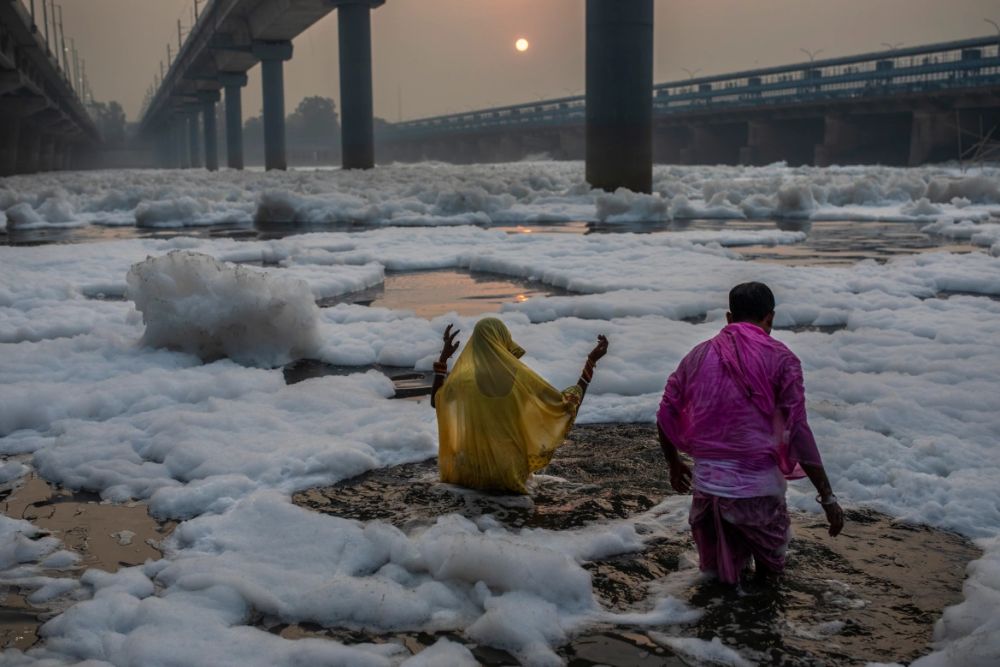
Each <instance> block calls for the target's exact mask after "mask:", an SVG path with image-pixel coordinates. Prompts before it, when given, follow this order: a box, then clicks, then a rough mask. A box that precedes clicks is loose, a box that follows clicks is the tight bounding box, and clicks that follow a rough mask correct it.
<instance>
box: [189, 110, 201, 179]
mask: <svg viewBox="0 0 1000 667" xmlns="http://www.w3.org/2000/svg"><path fill="white" fill-rule="evenodd" d="M187 128H188V154H189V156H190V158H191V167H192V168H193V169H201V138H200V136H199V132H198V113H197V112H193V113H188V115H187Z"/></svg>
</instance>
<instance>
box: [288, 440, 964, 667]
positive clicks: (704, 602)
mask: <svg viewBox="0 0 1000 667" xmlns="http://www.w3.org/2000/svg"><path fill="white" fill-rule="evenodd" d="M544 472H545V473H546V474H547V475H550V476H552V477H548V478H544V477H543V478H541V479H540V480H539V481H538V482H537V483H536V484H535V488H534V493H533V496H532V498H531V499H530V500H529V499H526V498H512V497H510V496H491V495H484V494H472V495H469V494H457V493H454V492H452V491H450V490H449V488H448V487H445V486H442V485H440V484H438V483H437V482H436V469H435V464H434V462H433V461H430V462H425V463H420V464H413V465H406V466H399V467H396V468H390V469H386V470H380V471H375V472H372V473H370V474H367V475H363V476H361V477H358V478H355V479H353V480H349V481H347V482H345V483H342V484H340V485H337V486H334V487H330V488H323V489H313V490H309V491H306V492H303V493H300V494H297V495H296V496H295V502H296V503H298V504H300V505H302V506H305V507H309V508H312V509H314V510H316V511H319V512H324V513H329V514H335V515H337V516H343V517H349V518H356V519H361V520H370V519H381V520H384V521H388V522H391V523H393V524H395V525H397V526H399V527H401V528H403V529H404V530H406V529H413V528H415V527H417V526H420V525H426V524H428V523H430V522H433V521H434V520H435V518H436V517H438V516H441V515H443V514H447V513H450V512H458V513H461V514H464V515H466V516H478V515H482V514H492V515H494V516H495V517H497V518H498V519H499V520H500V521H502V522H503V523H504V524H505V525H507V526H509V527H511V528H520V527H542V528H547V529H552V530H565V529H569V528H575V527H579V526H582V525H584V524H587V523H590V522H594V521H602V520H613V519H626V518H628V517H633V516H635V515H636V514H639V513H641V512H643V511H645V510H647V509H649V508H651V507H652V506H654V505H655V504H657V503H659V502H660V501H661V500H662V499H663V497H664V496H665V495H666V494H668V493H669V490H668V483H667V479H666V474H665V470H664V466H663V463H662V455H661V454H660V452H659V448H658V445H657V444H656V441H655V435H654V433H653V430H652V429H651V428H649V427H648V426H639V425H602V426H590V427H578V428H577V429H576V430H575V431H574V433H573V435H572V437H571V439H570V442H569V443H567V445H566V446H565V447H564V448H563V449H561V450H560V452H559V454H558V455H557V457H556V459H555V460H554V461H553V463H552V464H551V465H550V466H549V467H548V468H547V469H546V470H545V471H544ZM555 478H562V479H563V480H566V481H559V480H558V479H555ZM793 525H794V531H795V538H794V540H793V541H792V544H791V547H790V553H789V563H788V571H787V573H786V575H785V577H784V578H782V579H781V580H780V581H779V582H777V583H776V584H774V585H771V586H764V585H752V584H748V585H746V586H745V590H744V592H743V594H737V593H735V592H733V591H731V590H729V589H728V588H726V587H723V586H720V585H718V584H714V583H711V582H698V581H697V580H696V577H694V576H693V570H692V569H691V566H690V563H691V559H692V557H693V555H694V552H693V546H692V544H691V541H690V539H689V537H688V536H687V535H686V534H678V535H677V536H676V537H668V538H654V539H651V540H650V541H649V542H648V543H647V545H646V547H645V549H644V550H643V551H642V552H640V553H637V554H628V555H623V556H618V557H614V558H609V559H607V560H603V561H598V562H595V563H590V564H588V565H587V566H586V567H587V568H588V569H589V570H590V571H591V573H592V576H593V580H594V588H595V591H596V592H597V594H598V595H599V596H600V598H601V599H602V602H603V604H604V605H605V606H607V607H608V608H611V609H619V610H625V609H630V608H635V605H637V604H640V603H641V602H642V601H644V600H647V599H648V598H649V597H650V595H651V591H652V590H656V589H657V588H658V587H660V586H663V585H664V583H666V584H667V585H668V586H669V587H670V591H671V593H673V594H674V595H677V596H678V597H680V598H682V599H684V600H686V601H687V602H688V603H689V604H691V605H693V606H695V607H697V608H700V609H703V610H704V611H705V615H704V616H703V617H702V619H701V620H700V621H699V622H697V623H696V624H694V625H692V626H690V627H684V628H680V629H678V628H652V630H654V631H655V630H662V631H664V632H667V633H668V634H669V633H671V632H680V633H682V634H683V635H684V636H697V637H700V638H702V639H706V640H708V639H711V638H712V637H716V636H718V637H721V638H723V641H724V642H725V643H726V644H728V645H729V646H732V647H734V648H736V649H737V650H739V651H740V652H741V653H742V654H743V655H744V656H745V657H747V658H748V659H751V660H753V661H755V662H759V663H762V664H775V665H828V664H838V665H840V664H864V663H866V662H869V661H877V662H895V661H902V662H908V661H910V660H913V659H914V658H916V657H917V656H919V655H922V654H924V653H926V652H927V650H928V643H929V642H930V640H931V632H932V627H933V623H934V621H935V620H936V619H937V618H938V617H939V616H940V613H941V610H942V609H943V608H944V607H946V606H948V605H950V604H954V603H956V602H958V601H959V600H960V599H961V585H962V580H963V578H964V571H965V566H966V564H967V563H968V562H969V561H970V560H972V559H974V558H977V557H978V555H979V553H978V551H977V549H976V548H975V547H974V546H972V545H971V544H970V543H969V542H967V541H966V540H964V539H963V538H961V537H959V536H956V535H953V534H950V533H945V532H941V531H936V530H933V529H930V528H927V527H924V526H914V525H908V524H902V523H898V522H895V521H893V520H892V519H891V518H890V517H887V516H885V515H881V514H878V513H875V512H872V511H868V510H855V511H849V512H848V525H847V527H846V529H845V531H844V534H842V535H841V536H840V537H839V538H837V539H832V538H830V537H829V536H827V535H826V533H825V526H824V525H823V523H822V522H821V521H820V520H819V518H818V517H817V516H815V515H806V514H795V515H794V517H793ZM270 629H271V631H272V632H275V633H278V634H281V635H283V636H286V637H292V638H294V637H303V636H326V637H331V636H332V637H336V638H338V639H341V640H343V641H348V642H350V641H372V640H376V641H379V640H381V641H392V640H396V641H403V642H404V643H405V644H406V645H408V646H410V648H411V649H412V650H415V651H416V650H420V649H421V648H422V647H425V646H428V645H430V644H432V643H433V642H434V641H435V640H436V637H433V636H429V635H424V634H407V635H393V636H385V637H371V636H370V635H369V636H365V635H361V634H359V633H351V632H338V631H336V630H324V629H322V628H319V627H302V626H285V625H273V626H270ZM449 636H450V635H449ZM450 637H451V638H452V639H455V640H458V641H463V640H462V638H461V637H455V636H450ZM470 648H471V649H472V650H473V652H474V653H475V655H476V657H477V658H478V659H479V660H480V661H481V662H483V663H484V664H487V665H507V664H516V662H515V661H513V660H512V658H511V657H510V656H508V655H506V654H504V653H503V652H500V651H496V650H493V649H488V648H486V647H480V646H472V645H470ZM560 653H561V654H562V655H563V656H564V657H565V658H566V660H567V661H568V662H569V664H570V665H578V666H584V665H597V664H602V665H623V666H624V665H679V664H685V663H682V662H680V661H679V658H678V657H677V656H675V655H673V654H672V653H671V652H670V651H669V649H664V648H661V647H659V646H657V645H656V643H655V642H653V641H652V640H651V639H650V637H649V635H648V634H647V632H646V630H637V629H636V628H630V627H606V628H599V629H596V630H593V631H590V632H588V633H587V634H585V635H583V636H580V637H577V638H575V639H574V640H573V641H572V642H571V643H570V644H569V645H567V646H565V647H563V648H562V649H560Z"/></svg>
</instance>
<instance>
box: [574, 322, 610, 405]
mask: <svg viewBox="0 0 1000 667" xmlns="http://www.w3.org/2000/svg"><path fill="white" fill-rule="evenodd" d="M607 353H608V339H607V337H605V336H598V337H597V346H596V347H594V349H593V350H591V351H590V354H589V355H587V362H586V363H585V364H584V365H583V371H581V373H580V379H579V380H577V382H576V386H578V387H579V388H580V391H581V392H582V394H583V395H584V396H586V395H587V389H588V388H589V387H590V382H591V380H593V379H594V367H595V366H597V362H598V361H600V360H601V359H602V358H603V357H604V355H606V354H607Z"/></svg>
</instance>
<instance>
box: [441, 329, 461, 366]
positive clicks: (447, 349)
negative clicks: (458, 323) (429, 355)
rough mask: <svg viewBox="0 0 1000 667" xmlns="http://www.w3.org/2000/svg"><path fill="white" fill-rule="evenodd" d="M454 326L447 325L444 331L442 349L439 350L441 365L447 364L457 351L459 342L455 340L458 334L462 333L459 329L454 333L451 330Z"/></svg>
mask: <svg viewBox="0 0 1000 667" xmlns="http://www.w3.org/2000/svg"><path fill="white" fill-rule="evenodd" d="M453 326H455V325H454V324H449V325H448V328H447V329H445V330H444V337H443V338H444V347H442V348H441V358H440V361H441V363H447V361H448V360H449V359H451V357H452V355H453V354H455V351H456V350H458V346H459V341H457V340H456V339H455V338H456V336H458V334H460V333H462V330H461V329H456V330H455V331H454V332H453V331H452V330H451V328H452V327H453Z"/></svg>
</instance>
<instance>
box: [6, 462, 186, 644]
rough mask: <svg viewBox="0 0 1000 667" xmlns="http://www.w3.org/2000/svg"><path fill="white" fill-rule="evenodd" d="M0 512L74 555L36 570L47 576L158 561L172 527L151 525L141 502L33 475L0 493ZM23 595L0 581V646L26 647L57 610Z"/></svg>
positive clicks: (57, 605) (56, 604)
mask: <svg viewBox="0 0 1000 667" xmlns="http://www.w3.org/2000/svg"><path fill="white" fill-rule="evenodd" d="M0 512H3V513H4V514H6V515H7V516H9V517H12V518H15V519H25V520H27V521H30V522H31V523H33V524H34V525H35V526H37V527H38V528H40V529H41V530H42V531H44V532H46V533H49V534H51V535H52V536H54V537H57V538H59V539H60V540H62V542H63V548H64V549H66V550H68V551H72V552H74V553H76V554H77V555H78V556H79V557H80V560H79V561H78V562H77V564H76V566H74V567H73V568H71V569H68V570H42V572H41V574H43V575H45V576H49V577H79V576H80V575H81V574H82V573H83V572H84V571H85V570H87V569H89V568H91V567H96V568H98V569H101V570H105V571H108V572H117V571H118V569H120V568H122V567H131V566H135V565H141V564H142V563H144V562H146V560H148V559H152V560H156V559H159V558H160V557H161V553H160V551H159V544H160V542H161V541H162V540H164V539H165V538H166V537H167V536H169V534H170V533H171V532H172V531H173V529H174V525H175V524H173V523H172V522H170V523H164V524H160V523H157V522H156V521H155V520H154V519H153V518H152V517H150V516H149V513H148V512H147V511H146V506H145V505H144V504H142V503H130V504H128V505H113V504H110V503H104V502H101V500H100V498H99V497H98V496H96V495H93V494H87V493H73V492H71V491H67V490H65V489H58V488H55V487H53V486H52V485H50V484H49V483H47V482H46V481H45V480H43V479H41V478H39V477H36V476H35V475H30V476H29V477H28V478H27V479H26V480H25V481H24V482H23V483H22V484H20V485H19V486H17V487H16V488H14V489H13V490H8V491H6V492H2V493H0ZM25 597H26V596H25V594H24V592H23V591H20V590H18V589H17V587H12V586H3V585H0V647H3V648H19V649H22V650H23V649H27V648H29V647H31V646H32V645H34V644H35V642H37V641H38V628H39V627H40V626H41V624H42V623H44V622H45V621H46V620H48V619H49V618H50V617H51V616H52V615H54V614H55V613H58V611H60V602H59V601H58V600H56V601H53V603H52V604H51V605H46V606H42V607H34V606H32V605H30V604H29V603H28V602H27V601H26V599H25Z"/></svg>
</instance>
